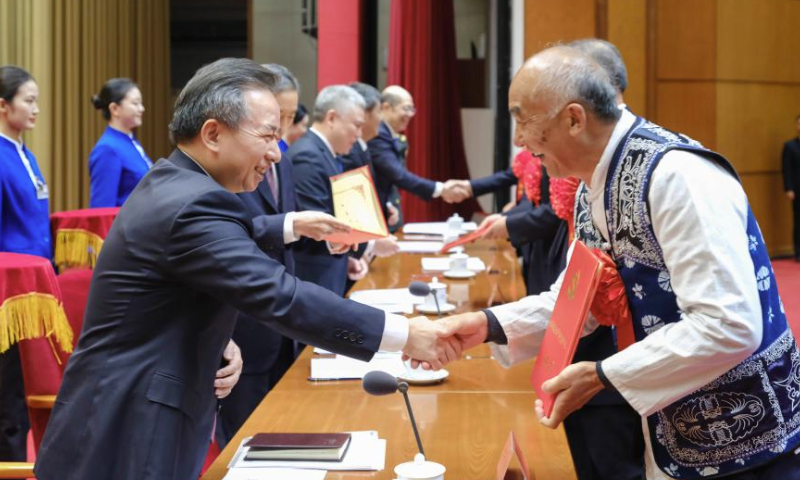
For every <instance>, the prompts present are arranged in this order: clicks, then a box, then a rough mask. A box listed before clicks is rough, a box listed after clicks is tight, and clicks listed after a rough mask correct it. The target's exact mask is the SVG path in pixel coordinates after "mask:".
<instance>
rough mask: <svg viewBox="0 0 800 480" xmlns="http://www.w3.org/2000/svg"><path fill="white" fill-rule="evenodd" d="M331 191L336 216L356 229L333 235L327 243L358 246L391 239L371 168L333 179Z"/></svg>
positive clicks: (345, 173)
mask: <svg viewBox="0 0 800 480" xmlns="http://www.w3.org/2000/svg"><path fill="white" fill-rule="evenodd" d="M331 190H332V192H333V213H334V216H335V217H336V218H338V219H339V220H341V221H342V222H344V223H346V224H348V225H349V226H350V228H352V230H351V231H350V233H336V234H333V235H331V236H329V237H327V238H326V239H325V240H327V241H329V242H334V243H342V244H347V245H355V244H357V243H363V242H366V241H369V240H372V239H376V238H383V237H387V236H389V227H387V226H386V219H385V218H384V217H383V210H381V206H380V203H379V201H378V195H377V194H376V193H375V184H374V183H373V181H372V174H370V172H369V167H367V166H364V167H361V168H356V169H353V170H349V171H347V172H344V173H342V174H339V175H336V176H333V177H331Z"/></svg>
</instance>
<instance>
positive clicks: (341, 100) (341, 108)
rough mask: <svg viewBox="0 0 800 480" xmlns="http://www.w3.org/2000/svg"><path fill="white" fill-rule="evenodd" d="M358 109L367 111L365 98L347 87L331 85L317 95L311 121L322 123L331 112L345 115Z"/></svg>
mask: <svg viewBox="0 0 800 480" xmlns="http://www.w3.org/2000/svg"><path fill="white" fill-rule="evenodd" d="M357 107H358V108H362V109H366V103H365V102H364V98H363V97H362V96H361V95H359V94H358V92H356V91H355V90H353V89H352V88H350V87H348V86H347V85H330V86H328V87H325V88H323V89H322V90H321V91H320V92H319V93H318V94H317V99H316V101H315V102H314V111H313V112H312V113H311V120H312V121H314V122H321V121H323V120H325V115H326V114H327V113H328V111H330V110H333V111H334V112H336V113H338V114H339V115H344V114H346V113H348V112H349V111H351V110H352V109H354V108H357Z"/></svg>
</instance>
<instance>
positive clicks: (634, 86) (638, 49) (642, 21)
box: [608, 0, 647, 115]
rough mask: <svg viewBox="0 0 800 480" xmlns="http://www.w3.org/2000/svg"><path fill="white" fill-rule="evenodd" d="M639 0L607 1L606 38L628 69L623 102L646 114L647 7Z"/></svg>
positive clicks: (633, 109)
mask: <svg viewBox="0 0 800 480" xmlns="http://www.w3.org/2000/svg"><path fill="white" fill-rule="evenodd" d="M646 7H647V6H646V3H645V2H643V1H642V0H608V41H609V42H611V43H613V44H614V45H616V46H617V48H618V49H619V51H620V53H621V54H622V58H623V59H624V60H625V66H626V67H627V69H628V89H627V91H626V92H625V103H626V104H627V105H628V108H630V109H631V111H633V112H636V113H637V114H639V115H643V114H644V113H645V100H646V98H645V84H646V77H647V43H646V40H647V39H646V34H647V29H646V25H647V18H646V17H647V8H646Z"/></svg>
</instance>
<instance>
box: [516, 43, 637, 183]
mask: <svg viewBox="0 0 800 480" xmlns="http://www.w3.org/2000/svg"><path fill="white" fill-rule="evenodd" d="M616 95H617V91H616V89H615V88H614V87H613V86H611V81H610V80H609V78H608V74H606V72H605V70H604V69H603V68H602V67H600V65H598V64H597V62H595V61H594V60H592V59H591V58H590V57H589V56H588V55H586V54H584V53H582V52H580V51H579V50H577V49H575V48H571V47H567V46H557V47H551V48H548V49H546V50H543V51H542V52H539V53H538V54H536V55H534V56H533V57H531V58H530V59H529V60H527V61H526V62H525V64H524V65H523V66H522V68H521V69H520V70H519V72H517V74H516V75H515V76H514V80H513V81H512V82H511V87H510V88H509V92H508V107H509V112H510V113H511V114H512V115H513V116H514V118H515V120H516V127H515V130H514V143H515V144H516V145H517V146H520V147H523V148H525V149H526V150H527V151H529V152H530V153H532V154H533V155H535V156H539V157H541V158H542V163H543V165H544V166H545V167H546V168H547V172H548V174H550V176H551V177H556V178H563V177H568V176H576V177H579V178H581V179H582V180H584V181H589V179H590V178H591V174H592V172H593V171H594V169H595V167H596V166H597V161H598V159H599V158H600V156H601V155H602V153H603V150H604V148H605V145H606V144H607V143H608V138H609V136H610V135H611V132H612V131H613V130H614V126H615V125H616V124H617V121H618V120H619V118H620V115H621V110H620V109H619V107H618V106H617V101H616Z"/></svg>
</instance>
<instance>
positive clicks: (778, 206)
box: [741, 172, 794, 255]
mask: <svg viewBox="0 0 800 480" xmlns="http://www.w3.org/2000/svg"><path fill="white" fill-rule="evenodd" d="M741 177H742V185H743V186H744V191H745V193H747V198H748V200H749V201H750V207H751V208H752V209H753V214H754V215H755V216H756V220H758V225H759V226H760V227H761V233H762V234H763V235H764V241H765V242H766V243H767V249H768V250H769V252H770V254H771V255H788V254H791V253H792V250H793V249H794V247H793V245H792V222H791V219H792V206H791V204H790V202H789V200H788V199H787V198H786V195H785V194H784V193H783V180H782V179H781V174H780V172H772V173H754V174H747V173H746V174H744V175H742V176H741Z"/></svg>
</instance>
